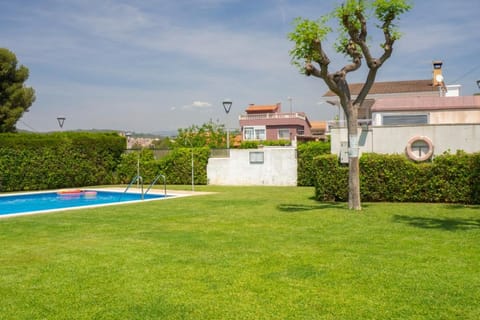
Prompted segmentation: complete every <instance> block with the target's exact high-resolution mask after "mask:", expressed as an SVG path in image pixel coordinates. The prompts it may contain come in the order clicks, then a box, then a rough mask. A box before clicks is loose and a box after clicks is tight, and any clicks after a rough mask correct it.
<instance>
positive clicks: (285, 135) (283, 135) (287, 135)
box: [278, 129, 290, 140]
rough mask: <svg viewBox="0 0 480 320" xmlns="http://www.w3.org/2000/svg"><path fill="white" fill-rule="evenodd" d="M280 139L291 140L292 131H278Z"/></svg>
mask: <svg viewBox="0 0 480 320" xmlns="http://www.w3.org/2000/svg"><path fill="white" fill-rule="evenodd" d="M278 139H281V140H290V130H289V129H278Z"/></svg>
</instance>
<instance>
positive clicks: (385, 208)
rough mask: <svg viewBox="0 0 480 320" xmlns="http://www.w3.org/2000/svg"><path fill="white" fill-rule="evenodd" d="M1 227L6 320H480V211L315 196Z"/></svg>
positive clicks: (149, 206) (274, 193)
mask: <svg viewBox="0 0 480 320" xmlns="http://www.w3.org/2000/svg"><path fill="white" fill-rule="evenodd" d="M196 190H202V191H215V192H217V193H215V194H210V195H205V196H197V197H189V198H177V199H169V200H162V201H155V202H146V203H142V204H132V205H121V206H115V207H104V208H97V209H85V210H73V211H67V212H59V213H51V214H43V215H34V216H23V217H16V218H8V219H0V297H1V298H0V299H1V302H0V319H435V320H437V319H478V317H479V315H480V207H478V206H477V207H464V206H459V205H443V204H397V203H393V204H392V203H368V204H364V210H363V211H362V212H361V213H358V212H353V211H349V210H348V209H346V206H345V205H344V204H329V203H318V202H316V201H314V200H313V199H312V196H313V189H312V188H293V187H292V188H291V187H283V188H282V187H278V188H274V187H196Z"/></svg>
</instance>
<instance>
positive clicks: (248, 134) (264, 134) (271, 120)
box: [239, 103, 313, 141]
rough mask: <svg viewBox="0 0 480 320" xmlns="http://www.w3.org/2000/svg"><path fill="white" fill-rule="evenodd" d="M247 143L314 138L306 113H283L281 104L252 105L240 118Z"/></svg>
mask: <svg viewBox="0 0 480 320" xmlns="http://www.w3.org/2000/svg"><path fill="white" fill-rule="evenodd" d="M239 122H240V128H241V132H242V138H243V140H246V141H264V140H289V141H294V140H297V139H299V138H300V139H302V138H308V137H311V138H313V137H312V132H311V127H312V125H311V124H310V121H309V120H308V118H307V116H306V115H305V113H304V112H282V110H281V104H280V103H277V104H273V105H255V104H250V105H249V106H248V107H247V108H246V109H245V114H242V115H240V117H239Z"/></svg>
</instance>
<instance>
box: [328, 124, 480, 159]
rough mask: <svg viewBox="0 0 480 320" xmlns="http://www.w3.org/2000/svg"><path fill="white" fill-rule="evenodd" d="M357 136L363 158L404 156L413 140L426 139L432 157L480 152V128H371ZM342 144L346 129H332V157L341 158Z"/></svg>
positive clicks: (470, 126)
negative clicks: (430, 144)
mask: <svg viewBox="0 0 480 320" xmlns="http://www.w3.org/2000/svg"><path fill="white" fill-rule="evenodd" d="M358 132H359V145H360V154H361V153H362V152H375V153H383V154H395V153H396V154H405V148H406V146H407V142H408V140H410V138H412V137H414V136H426V137H428V138H430V140H432V142H433V147H434V153H433V156H435V155H440V154H442V153H444V152H446V151H449V152H450V153H455V152H456V151H457V150H463V151H465V152H467V153H473V152H480V124H440V125H418V126H378V127H370V128H369V129H368V131H365V130H364V131H362V130H361V129H359V130H358ZM342 141H347V129H346V128H332V129H331V142H332V144H331V152H332V154H337V155H339V154H340V151H341V148H340V144H341V142H342Z"/></svg>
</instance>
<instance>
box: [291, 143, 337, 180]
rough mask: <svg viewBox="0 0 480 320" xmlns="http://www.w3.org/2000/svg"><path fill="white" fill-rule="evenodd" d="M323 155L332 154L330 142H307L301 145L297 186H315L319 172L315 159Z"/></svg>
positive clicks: (298, 152)
mask: <svg viewBox="0 0 480 320" xmlns="http://www.w3.org/2000/svg"><path fill="white" fill-rule="evenodd" d="M322 154H330V142H323V141H319V142H307V143H301V144H299V145H298V148H297V162H298V168H297V185H299V186H314V185H315V175H314V174H312V173H314V172H316V171H317V169H316V166H317V165H318V164H316V163H315V162H314V161H313V159H314V158H315V157H317V156H319V155H322Z"/></svg>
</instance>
